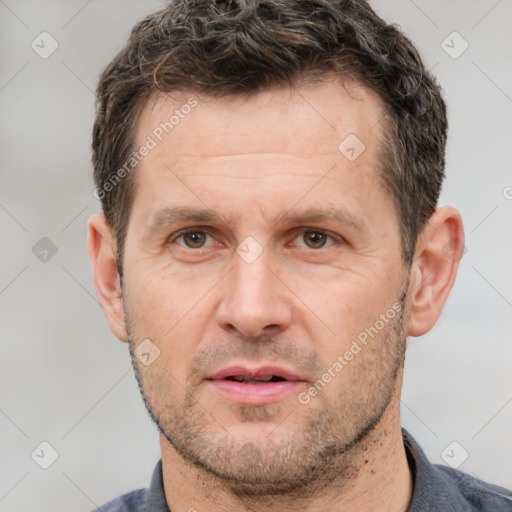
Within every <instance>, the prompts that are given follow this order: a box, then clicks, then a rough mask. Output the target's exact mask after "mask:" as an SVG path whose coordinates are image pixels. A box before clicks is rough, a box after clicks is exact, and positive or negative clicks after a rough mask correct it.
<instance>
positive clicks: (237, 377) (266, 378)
mask: <svg viewBox="0 0 512 512" xmlns="http://www.w3.org/2000/svg"><path fill="white" fill-rule="evenodd" d="M231 379H232V380H235V381H237V382H270V381H271V380H272V375H262V376H261V377H253V378H252V379H247V378H245V377H243V376H242V375H234V376H233V377H231Z"/></svg>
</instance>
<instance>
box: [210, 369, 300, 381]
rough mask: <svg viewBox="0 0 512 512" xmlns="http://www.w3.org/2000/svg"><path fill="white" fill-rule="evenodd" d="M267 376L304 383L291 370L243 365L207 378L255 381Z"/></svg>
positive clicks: (222, 370) (217, 372)
mask: <svg viewBox="0 0 512 512" xmlns="http://www.w3.org/2000/svg"><path fill="white" fill-rule="evenodd" d="M267 375H273V376H275V377H281V378H282V379H286V380H296V381H303V380H304V379H303V378H301V377H300V376H299V375H297V374H296V373H294V372H293V371H291V370H287V369H286V368H283V367H281V366H274V365H272V366H271V365H265V366H257V367H252V368H251V367H248V366H243V365H236V366H226V367H225V368H222V369H221V370H218V371H216V372H215V373H212V374H210V375H208V376H207V377H206V380H221V379H225V378H226V377H240V376H241V377H244V378H246V379H254V378H255V377H264V376H267Z"/></svg>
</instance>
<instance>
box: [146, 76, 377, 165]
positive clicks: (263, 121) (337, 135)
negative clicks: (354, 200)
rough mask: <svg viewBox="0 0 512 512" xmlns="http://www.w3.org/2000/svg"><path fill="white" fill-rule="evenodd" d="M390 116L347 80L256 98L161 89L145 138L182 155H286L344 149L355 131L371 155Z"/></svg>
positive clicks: (271, 92) (149, 115)
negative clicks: (170, 147) (342, 146)
mask: <svg viewBox="0 0 512 512" xmlns="http://www.w3.org/2000/svg"><path fill="white" fill-rule="evenodd" d="M196 102H197V103H196ZM191 105H194V106H191ZM170 114H171V115H170ZM384 117H385V109H384V106H383V104H382V101H381V100H380V98H379V97H378V96H377V95H376V94H375V93H374V92H373V91H370V90H369V89H367V88H365V87H363V86H361V85H359V84H357V83H355V82H349V81H344V82H342V81H341V80H339V79H336V80H332V81H329V82H322V83H319V84H315V85H309V86H304V87H301V88H274V89H269V90H266V91H262V92H259V93H257V94H252V95H248V96H227V97H221V98H213V97H208V96H205V95H199V94H197V93H193V92H189V93H187V92H173V93H168V94H163V93H159V94H158V95H156V96H154V97H153V98H152V99H151V100H149V101H148V102H147V103H146V105H145V108H144V109H143V110H142V114H141V116H140V119H139V122H138V125H137V143H138V144H142V143H143V142H144V139H145V138H146V137H147V136H148V135H149V136H150V135H151V134H153V136H154V137H155V136H156V137H157V138H159V137H160V136H161V137H162V138H163V139H165V140H163V141H157V142H164V144H170V145H172V153H173V155H175V156H176V158H180V157H192V158H193V157H209V156H235V155H240V156H241V155H244V154H245V155H248V154H262V155H263V154H278V153H279V154H282V155H284V154H289V155H290V156H297V157H302V158H304V157H310V156H317V155H319V154H327V153H331V154H332V153H333V152H334V153H338V151H339V150H338V145H339V143H341V142H342V141H344V140H345V139H346V138H347V137H348V136H349V135H355V136H356V137H357V138H358V139H359V140H360V141H362V142H363V143H364V144H365V146H366V148H365V151H366V150H368V151H367V154H366V155H365V156H367V157H368V156H376V155H374V151H375V150H376V149H377V147H376V143H377V142H378V141H379V139H380V130H381V126H380V123H381V121H382V120H383V118H384ZM155 132H156V135H155ZM354 140H355V139H354ZM284 142H285V143H286V145H285V146H284V145H283V143H284ZM169 156H170V155H169Z"/></svg>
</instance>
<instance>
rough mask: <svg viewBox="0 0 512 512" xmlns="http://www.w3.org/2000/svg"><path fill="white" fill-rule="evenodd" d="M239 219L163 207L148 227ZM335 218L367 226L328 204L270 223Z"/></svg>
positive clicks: (206, 211)
mask: <svg viewBox="0 0 512 512" xmlns="http://www.w3.org/2000/svg"><path fill="white" fill-rule="evenodd" d="M239 219H240V217H239V216H238V217H237V218H232V219H228V218H226V217H224V216H223V215H221V214H219V213H217V212H215V211H214V210H211V209H208V208H189V207H185V206H176V207H173V208H163V209H162V210H160V211H158V212H157V213H156V214H155V215H154V217H153V220H152V221H151V222H150V224H149V225H148V228H147V229H148V230H149V231H151V232H152V231H159V230H160V229H162V228H164V227H167V226H170V225H173V224H177V223H180V222H202V223H217V224H226V225H231V226H233V227H236V226H237V225H238V224H239ZM333 220H334V221H336V222H339V223H341V224H344V225H348V226H350V227H352V228H354V229H357V230H359V231H364V229H365V228H366V223H365V222H364V220H363V219H360V218H357V217H356V216H355V215H353V214H352V213H350V212H348V211H346V210H343V209H341V208H338V207H334V206H328V207H325V208H322V209H319V208H309V209H306V210H303V211H300V212H297V213H292V211H291V210H288V211H285V212H283V213H280V214H279V215H278V216H277V217H276V218H275V219H274V221H273V222H272V223H269V224H270V225H271V226H272V227H273V226H275V225H277V224H307V223H308V222H322V221H333Z"/></svg>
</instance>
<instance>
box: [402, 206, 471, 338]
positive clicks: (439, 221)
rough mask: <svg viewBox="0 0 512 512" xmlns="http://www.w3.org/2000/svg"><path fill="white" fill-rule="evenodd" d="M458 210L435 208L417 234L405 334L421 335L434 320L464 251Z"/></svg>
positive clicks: (462, 232) (448, 291) (453, 278)
mask: <svg viewBox="0 0 512 512" xmlns="http://www.w3.org/2000/svg"><path fill="white" fill-rule="evenodd" d="M464 250H465V246H464V228H463V226H462V219H461V216H460V213H459V212H458V211H457V210H456V209H455V208H452V207H451V206H445V207H442V208H438V209H437V210H436V211H435V212H434V213H433V214H432V216H431V217H430V219H429V221H428V222H427V225H426V226H425V228H424V229H423V231H422V233H421V234H420V236H419V237H418V241H417V243H416V251H415V254H414V261H413V264H412V268H411V281H410V283H411V284H410V287H409V305H410V314H409V318H408V322H407V335H408V336H421V335H422V334H425V333H426V332H428V331H429V330H430V329H432V327H433V326H434V325H435V323H436V322H437V319H438V318H439V315H440V314H441V311H442V309H443V306H444V303H445V302H446V299H447V297H448V294H449V293H450V290H451V289H452V286H453V283H454V281H455V276H456V275H457V270H458V268H459V261H460V259H461V258H462V256H463V254H464Z"/></svg>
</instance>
